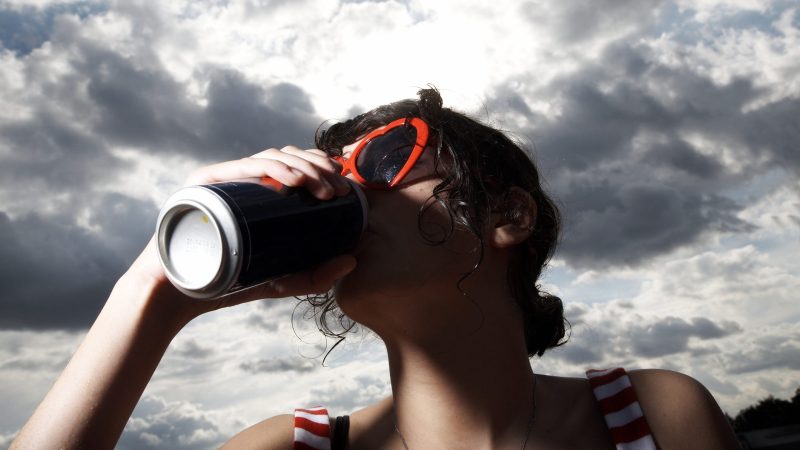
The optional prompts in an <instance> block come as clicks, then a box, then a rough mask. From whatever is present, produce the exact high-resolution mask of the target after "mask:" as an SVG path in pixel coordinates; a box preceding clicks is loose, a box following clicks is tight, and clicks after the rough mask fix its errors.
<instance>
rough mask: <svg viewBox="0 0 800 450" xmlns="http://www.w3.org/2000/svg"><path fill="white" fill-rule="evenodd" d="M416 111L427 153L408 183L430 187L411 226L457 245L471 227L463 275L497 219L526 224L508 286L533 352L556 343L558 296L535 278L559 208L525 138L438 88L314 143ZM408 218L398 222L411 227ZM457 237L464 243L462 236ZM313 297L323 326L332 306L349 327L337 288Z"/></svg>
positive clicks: (347, 143)
mask: <svg viewBox="0 0 800 450" xmlns="http://www.w3.org/2000/svg"><path fill="white" fill-rule="evenodd" d="M411 117H416V118H420V119H422V120H423V121H424V122H425V123H426V124H427V125H428V127H429V129H430V137H429V140H428V148H426V151H425V157H424V158H423V159H421V160H420V161H419V162H418V165H419V166H420V167H421V168H420V169H419V170H417V169H416V168H415V169H414V170H415V171H416V172H414V171H412V172H411V173H410V174H409V176H407V179H408V183H414V186H422V187H420V188H419V189H421V191H420V192H423V191H425V190H427V191H426V192H427V193H426V197H427V198H426V199H425V201H423V202H421V207H420V206H419V205H417V206H415V208H416V210H415V214H414V215H415V219H416V220H415V222H416V223H415V224H414V225H415V227H413V228H414V229H413V230H411V231H413V232H414V233H416V235H417V236H419V237H420V239H421V240H422V241H424V243H425V245H426V246H428V247H429V248H433V247H439V246H448V245H452V243H453V241H454V240H458V238H457V236H458V235H459V234H464V233H466V234H467V235H470V236H471V237H472V238H473V239H472V240H471V242H472V245H471V247H472V248H468V249H465V251H464V252H463V254H464V255H465V256H468V257H470V258H471V259H472V260H471V261H470V266H471V270H468V271H467V273H466V274H464V276H463V277H461V279H462V280H463V279H465V278H468V276H469V274H470V273H472V272H474V271H475V270H477V269H478V268H479V267H480V264H481V262H482V260H483V256H484V250H485V245H486V240H487V232H488V230H489V229H490V227H491V226H493V225H492V224H497V223H510V224H518V225H519V226H523V227H525V228H529V229H530V233H529V234H526V235H525V236H526V239H524V241H522V242H520V243H519V244H518V245H515V246H514V247H513V248H512V249H511V250H510V251H511V256H510V258H509V264H508V269H507V273H506V279H507V283H508V291H509V292H510V293H511V295H512V297H513V299H514V301H515V303H516V304H517V306H518V307H519V310H520V312H521V315H522V319H523V323H524V331H525V339H526V346H527V350H528V354H529V355H531V356H532V355H534V354H538V355H541V354H542V353H544V351H545V350H546V349H548V348H550V347H553V346H556V345H559V344H560V342H561V340H562V339H563V337H564V334H565V320H564V317H563V308H562V304H561V300H560V299H558V298H557V297H553V296H550V295H548V294H546V293H542V292H541V291H540V289H539V287H538V285H537V280H538V278H539V276H540V274H541V272H542V269H543V268H544V266H545V264H546V263H547V261H548V260H549V258H550V257H551V256H552V254H553V252H554V250H555V246H556V242H557V240H558V233H559V222H560V219H559V213H558V210H557V209H556V207H555V205H554V204H553V201H552V200H551V199H550V197H549V196H548V195H547V194H546V193H545V192H544V191H543V189H542V186H541V183H540V179H539V174H538V171H537V169H536V167H535V165H534V164H533V162H532V161H531V160H530V158H529V157H528V156H527V155H526V154H525V152H524V151H523V150H522V149H521V148H520V146H518V145H517V144H515V143H514V142H513V141H512V140H511V139H509V138H508V137H507V136H506V135H505V134H503V133H502V132H500V131H498V130H496V129H494V128H492V127H489V126H487V125H484V124H482V123H480V122H478V121H476V120H474V119H471V118H469V117H467V116H466V115H463V114H461V113H459V112H456V111H453V110H451V109H449V108H444V107H443V106H442V99H441V96H440V95H439V92H438V91H436V90H435V89H423V90H421V91H420V92H419V99H418V100H403V101H399V102H395V103H391V104H388V105H384V106H381V107H378V108H376V109H374V110H372V111H369V112H367V113H364V114H361V115H358V116H356V117H354V118H352V119H350V120H348V121H346V122H342V123H336V124H334V125H332V126H330V127H329V128H327V129H320V130H319V131H318V132H317V135H316V146H317V148H320V149H322V150H325V151H326V152H328V153H329V154H330V155H331V156H340V155H341V154H342V152H343V151H344V152H345V153H346V152H347V151H348V150H352V147H353V146H352V144H353V143H354V142H356V141H358V140H359V139H360V138H362V137H363V136H364V135H366V134H367V133H369V132H371V131H373V130H375V129H377V128H380V127H383V126H385V125H386V124H388V123H390V122H392V121H394V120H397V119H403V118H411ZM415 174H416V175H417V177H416V178H415ZM431 175H433V176H431ZM404 183H406V181H404ZM375 195H379V194H375ZM392 207H393V208H398V209H399V208H402V207H403V206H402V205H392ZM386 208H388V206H387V207H386ZM370 209H371V210H372V209H373V207H372V205H371V208H370ZM384 217H385V216H384ZM383 220H386V219H385V218H384V219H383ZM523 222H524V223H523ZM408 225H409V224H400V225H398V226H404V227H405V228H409V226H408ZM459 242H460V244H459V245H463V240H460V241H459ZM405 250H406V249H404V248H397V249H395V250H393V251H401V252H402V251H405ZM420 251H423V252H424V250H420ZM435 255H436V253H434V252H431V253H430V256H428V255H425V257H426V260H427V261H428V262H429V263H430V264H437V262H436V261H433V262H430V259H431V258H434V259H435V258H436V256H435ZM385 281H386V280H383V282H385ZM310 301H311V303H312V304H313V305H315V306H316V307H318V308H320V309H321V316H320V318H321V325H322V327H321V328H322V329H323V331H326V332H328V333H330V334H336V333H333V332H332V331H331V327H329V326H328V323H329V320H330V319H331V318H330V317H329V315H330V314H333V315H335V316H336V317H337V318H338V319H339V322H340V323H341V324H342V325H344V326H345V328H349V327H350V325H349V324H348V323H347V318H346V317H345V316H344V314H343V313H342V312H341V311H337V308H336V304H335V302H334V299H333V298H332V296H330V295H326V296H324V298H320V297H316V298H312V299H310ZM336 335H338V334H336Z"/></svg>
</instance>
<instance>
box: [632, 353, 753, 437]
mask: <svg viewBox="0 0 800 450" xmlns="http://www.w3.org/2000/svg"><path fill="white" fill-rule="evenodd" d="M629 375H630V378H631V383H632V384H633V387H634V389H635V391H636V395H637V397H638V398H639V403H640V405H641V407H642V410H643V411H644V415H645V418H646V419H647V423H648V424H649V425H650V429H651V430H652V432H653V437H654V438H655V441H656V442H657V443H658V446H659V447H660V448H662V449H672V448H677V449H686V448H702V449H739V448H741V446H740V445H739V443H738V441H737V440H736V436H735V435H734V433H733V430H732V429H731V426H730V424H728V421H727V419H726V418H725V416H724V414H723V413H722V410H720V408H719V405H717V402H716V401H715V400H714V397H713V396H712V395H711V393H710V392H708V389H706V388H705V387H704V386H703V385H702V384H700V382H698V381H697V380H695V379H694V378H692V377H689V376H687V375H683V374H681V373H678V372H672V371H669V370H654V369H649V370H633V371H631V372H630V373H629Z"/></svg>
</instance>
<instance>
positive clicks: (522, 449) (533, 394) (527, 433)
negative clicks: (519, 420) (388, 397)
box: [394, 372, 536, 450]
mask: <svg viewBox="0 0 800 450" xmlns="http://www.w3.org/2000/svg"><path fill="white" fill-rule="evenodd" d="M532 373H533V389H532V390H531V399H532V403H533V410H532V411H531V417H530V419H528V428H527V430H526V431H525V439H524V440H523V441H522V447H520V450H525V446H526V445H527V444H528V436H530V434H531V429H532V428H533V422H534V421H535V420H536V372H532ZM396 417H397V414H395V422H394V431H395V432H396V433H397V435H398V436H400V442H402V443H403V448H405V450H409V448H408V444H407V443H406V438H405V437H403V433H401V432H400V429H399V428H398V427H397V419H396Z"/></svg>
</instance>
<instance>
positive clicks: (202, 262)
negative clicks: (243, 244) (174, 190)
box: [164, 207, 223, 287]
mask: <svg viewBox="0 0 800 450" xmlns="http://www.w3.org/2000/svg"><path fill="white" fill-rule="evenodd" d="M172 221H173V222H172V223H173V225H172V235H171V236H170V237H169V239H168V240H167V242H166V244H167V245H166V248H165V249H164V252H165V253H166V254H165V256H166V258H165V261H168V262H169V265H170V266H171V267H170V269H171V272H172V275H173V276H175V277H176V278H178V279H180V280H181V284H183V285H185V286H187V287H190V286H198V287H204V286H207V285H209V284H211V282H212V281H214V278H216V276H217V272H218V271H219V268H220V266H221V265H222V247H223V243H222V239H221V237H220V232H219V229H218V228H217V224H216V221H215V220H213V219H212V218H211V217H209V215H208V214H206V213H205V212H204V211H202V210H201V209H195V208H189V207H187V208H186V209H180V210H178V211H175V212H174V216H173V217H172Z"/></svg>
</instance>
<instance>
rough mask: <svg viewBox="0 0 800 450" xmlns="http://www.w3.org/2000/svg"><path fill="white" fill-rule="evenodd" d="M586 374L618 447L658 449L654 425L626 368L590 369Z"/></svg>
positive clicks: (620, 449)
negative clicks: (654, 438)
mask: <svg viewBox="0 0 800 450" xmlns="http://www.w3.org/2000/svg"><path fill="white" fill-rule="evenodd" d="M586 377H587V378H589V384H590V385H591V386H592V391H593V392H594V396H595V398H596V399H597V403H598V404H599V405H600V409H601V410H602V411H603V415H604V417H605V420H606V425H608V430H609V431H610V432H611V438H612V439H613V440H614V444H615V445H616V446H617V450H656V444H655V442H654V441H653V435H652V433H651V431H650V427H649V426H648V425H647V421H646V420H645V418H644V413H643V412H642V408H641V406H639V400H638V398H637V397H636V391H634V390H633V386H632V385H631V379H630V378H629V377H628V374H627V372H625V369H622V368H616V369H606V370H588V371H586Z"/></svg>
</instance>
